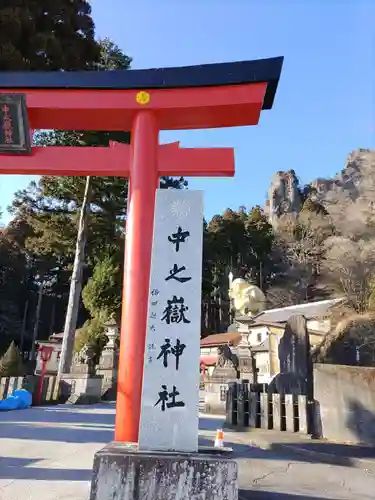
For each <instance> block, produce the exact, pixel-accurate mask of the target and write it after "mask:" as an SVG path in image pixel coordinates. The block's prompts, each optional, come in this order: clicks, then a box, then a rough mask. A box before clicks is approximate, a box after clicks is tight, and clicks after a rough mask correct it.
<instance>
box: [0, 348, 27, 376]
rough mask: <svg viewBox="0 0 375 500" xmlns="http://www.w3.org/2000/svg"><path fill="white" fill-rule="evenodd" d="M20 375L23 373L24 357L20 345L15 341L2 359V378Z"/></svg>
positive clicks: (0, 368)
mask: <svg viewBox="0 0 375 500" xmlns="http://www.w3.org/2000/svg"><path fill="white" fill-rule="evenodd" d="M20 375H22V359H21V355H20V352H19V350H18V347H17V346H16V344H15V342H14V341H13V342H12V343H11V344H10V346H9V347H8V350H7V352H6V353H5V354H4V356H3V357H2V358H1V359H0V378H1V377H19V376H20Z"/></svg>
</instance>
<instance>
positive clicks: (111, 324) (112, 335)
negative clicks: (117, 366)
mask: <svg viewBox="0 0 375 500" xmlns="http://www.w3.org/2000/svg"><path fill="white" fill-rule="evenodd" d="M104 326H105V328H106V332H105V334H106V335H107V337H108V342H107V343H106V345H105V347H104V349H103V351H104V350H107V349H110V350H112V349H115V350H116V340H117V338H118V336H119V328H118V325H117V322H116V320H115V319H114V318H111V319H110V320H108V321H107V322H106V323H104Z"/></svg>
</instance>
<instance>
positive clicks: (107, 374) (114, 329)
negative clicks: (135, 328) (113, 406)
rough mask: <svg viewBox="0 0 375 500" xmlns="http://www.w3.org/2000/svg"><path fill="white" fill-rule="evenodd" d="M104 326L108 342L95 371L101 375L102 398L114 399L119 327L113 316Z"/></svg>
mask: <svg viewBox="0 0 375 500" xmlns="http://www.w3.org/2000/svg"><path fill="white" fill-rule="evenodd" d="M104 327H105V328H106V332H105V334H106V335H107V337H108V342H107V344H106V345H105V346H104V348H103V351H102V355H101V356H100V362H99V366H98V367H97V373H98V374H100V375H103V385H102V399H107V400H114V399H115V397H116V390H117V373H118V348H117V345H116V340H117V339H118V336H119V327H118V325H117V323H116V320H115V319H114V318H111V319H109V320H108V321H107V322H106V323H104Z"/></svg>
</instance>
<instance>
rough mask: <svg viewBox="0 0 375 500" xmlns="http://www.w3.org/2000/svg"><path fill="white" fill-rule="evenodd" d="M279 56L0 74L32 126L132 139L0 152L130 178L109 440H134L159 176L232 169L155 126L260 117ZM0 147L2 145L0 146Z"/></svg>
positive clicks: (33, 170)
mask: <svg viewBox="0 0 375 500" xmlns="http://www.w3.org/2000/svg"><path fill="white" fill-rule="evenodd" d="M282 63H283V58H282V57H279V58H274V59H263V60H256V61H244V62H236V63H224V64H209V65H204V66H192V67H184V68H164V69H155V70H127V71H110V72H63V73H60V72H46V73H39V72H30V73H13V72H4V73H0V94H4V93H7V94H11V93H21V94H24V95H25V96H26V105H27V114H28V119H29V121H30V126H31V128H33V129H57V130H111V131H119V130H131V146H130V147H129V146H127V145H124V144H118V143H112V144H111V145H110V147H109V148H101V147H95V148H92V147H87V148H86V147H81V148H73V147H47V148H39V147H36V148H32V151H31V155H29V156H22V151H21V155H17V156H16V155H9V154H2V156H1V158H0V173H7V174H38V175H73V176H82V175H96V176H100V175H103V176H112V175H113V176H121V177H129V180H130V188H129V198H128V217H127V223H126V248H125V270H124V289H123V302H122V318H121V340H120V360H119V373H118V395H117V408H116V431H115V440H116V441H121V442H133V443H136V442H137V441H138V430H139V418H140V407H141V393H142V375H143V362H144V349H145V338H146V320H147V300H148V287H149V277H150V266H151V249H152V239H153V222H154V205H155V192H156V189H157V188H158V185H159V178H160V177H161V176H185V177H188V176H201V177H203V176H205V177H206V176H233V175H234V152H233V149H231V148H215V149H189V148H187V149H184V148H181V149H180V148H179V144H178V143H175V144H169V145H164V146H160V145H159V141H158V135H159V131H160V130H181V129H197V128H217V127H231V126H245V125H256V124H257V123H258V121H259V117H260V114H261V111H262V109H270V108H271V107H272V104H273V100H274V96H275V92H276V89H277V85H278V81H279V77H280V73H281V68H282ZM0 153H1V148H0Z"/></svg>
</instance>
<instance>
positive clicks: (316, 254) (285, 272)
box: [268, 212, 333, 305]
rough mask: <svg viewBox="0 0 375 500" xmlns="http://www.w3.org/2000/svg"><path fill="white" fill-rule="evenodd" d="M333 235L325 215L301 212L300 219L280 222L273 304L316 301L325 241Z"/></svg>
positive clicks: (275, 254) (271, 293)
mask: <svg viewBox="0 0 375 500" xmlns="http://www.w3.org/2000/svg"><path fill="white" fill-rule="evenodd" d="M332 232H333V228H332V224H331V222H330V220H329V218H328V217H325V216H324V215H318V214H315V213H314V214H313V213H309V212H307V213H304V212H301V214H300V216H299V218H298V219H296V218H293V217H282V218H281V219H280V224H279V226H278V231H277V234H276V238H275V247H274V255H273V257H274V259H275V261H276V262H277V268H278V270H277V272H276V273H275V275H274V279H273V283H271V287H270V289H269V291H268V300H269V301H270V303H272V304H276V303H277V302H282V301H284V305H287V304H286V302H287V303H294V304H296V303H300V302H306V301H307V300H309V299H311V298H312V297H311V292H312V289H313V288H314V287H315V286H316V285H317V282H318V279H319V276H320V273H321V263H322V261H323V258H324V252H325V248H324V240H325V239H326V238H327V236H328V235H330V234H332ZM286 289H287V293H286ZM281 290H283V293H281ZM321 293H323V291H321ZM285 301H286V302H285Z"/></svg>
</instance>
